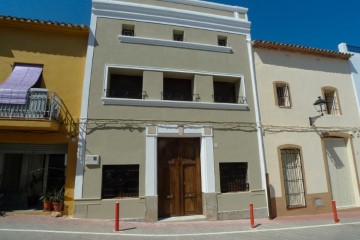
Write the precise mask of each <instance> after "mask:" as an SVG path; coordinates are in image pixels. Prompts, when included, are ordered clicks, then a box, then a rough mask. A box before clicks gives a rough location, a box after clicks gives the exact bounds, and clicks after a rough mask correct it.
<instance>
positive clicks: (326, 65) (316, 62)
mask: <svg viewBox="0 0 360 240" xmlns="http://www.w3.org/2000/svg"><path fill="white" fill-rule="evenodd" d="M254 51H255V56H256V58H258V59H260V60H261V62H262V63H263V64H268V65H276V66H282V67H287V68H297V69H305V70H312V71H323V72H332V73H342V74H349V73H350V69H349V66H348V62H347V60H343V59H337V58H329V57H321V56H316V55H305V54H301V53H295V52H288V51H277V50H268V49H259V48H254Z"/></svg>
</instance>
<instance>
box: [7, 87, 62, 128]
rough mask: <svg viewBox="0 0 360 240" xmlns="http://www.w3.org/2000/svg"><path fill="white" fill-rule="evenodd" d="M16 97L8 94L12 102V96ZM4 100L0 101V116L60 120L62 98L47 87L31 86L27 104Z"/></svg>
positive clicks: (8, 98)
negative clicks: (5, 101)
mask: <svg viewBox="0 0 360 240" xmlns="http://www.w3.org/2000/svg"><path fill="white" fill-rule="evenodd" d="M9 96H10V97H9ZM0 97H1V96H0ZM15 97H16V96H14V95H12V94H8V95H7V100H9V102H11V98H15ZM2 102H4V101H0V118H26V119H49V120H56V121H59V120H60V113H61V108H62V103H61V99H60V98H59V97H58V96H57V95H56V94H55V93H53V92H48V90H47V89H43V88H31V89H30V90H29V91H28V92H27V95H26V102H25V104H13V103H2Z"/></svg>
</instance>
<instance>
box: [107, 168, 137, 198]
mask: <svg viewBox="0 0 360 240" xmlns="http://www.w3.org/2000/svg"><path fill="white" fill-rule="evenodd" d="M139 173H140V165H139V164H130V165H103V169H102V185H101V198H102V199H112V198H138V197H139V182H140V181H139V177H140V174H139Z"/></svg>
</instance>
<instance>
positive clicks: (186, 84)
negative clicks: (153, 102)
mask: <svg viewBox="0 0 360 240" xmlns="http://www.w3.org/2000/svg"><path fill="white" fill-rule="evenodd" d="M163 87H164V88H163V92H162V99H163V100H173V101H192V100H193V94H192V81H191V80H189V79H176V78H164V86H163Z"/></svg>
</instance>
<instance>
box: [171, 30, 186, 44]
mask: <svg viewBox="0 0 360 240" xmlns="http://www.w3.org/2000/svg"><path fill="white" fill-rule="evenodd" d="M173 40H174V41H180V42H183V41H184V31H180V30H174V31H173Z"/></svg>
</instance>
